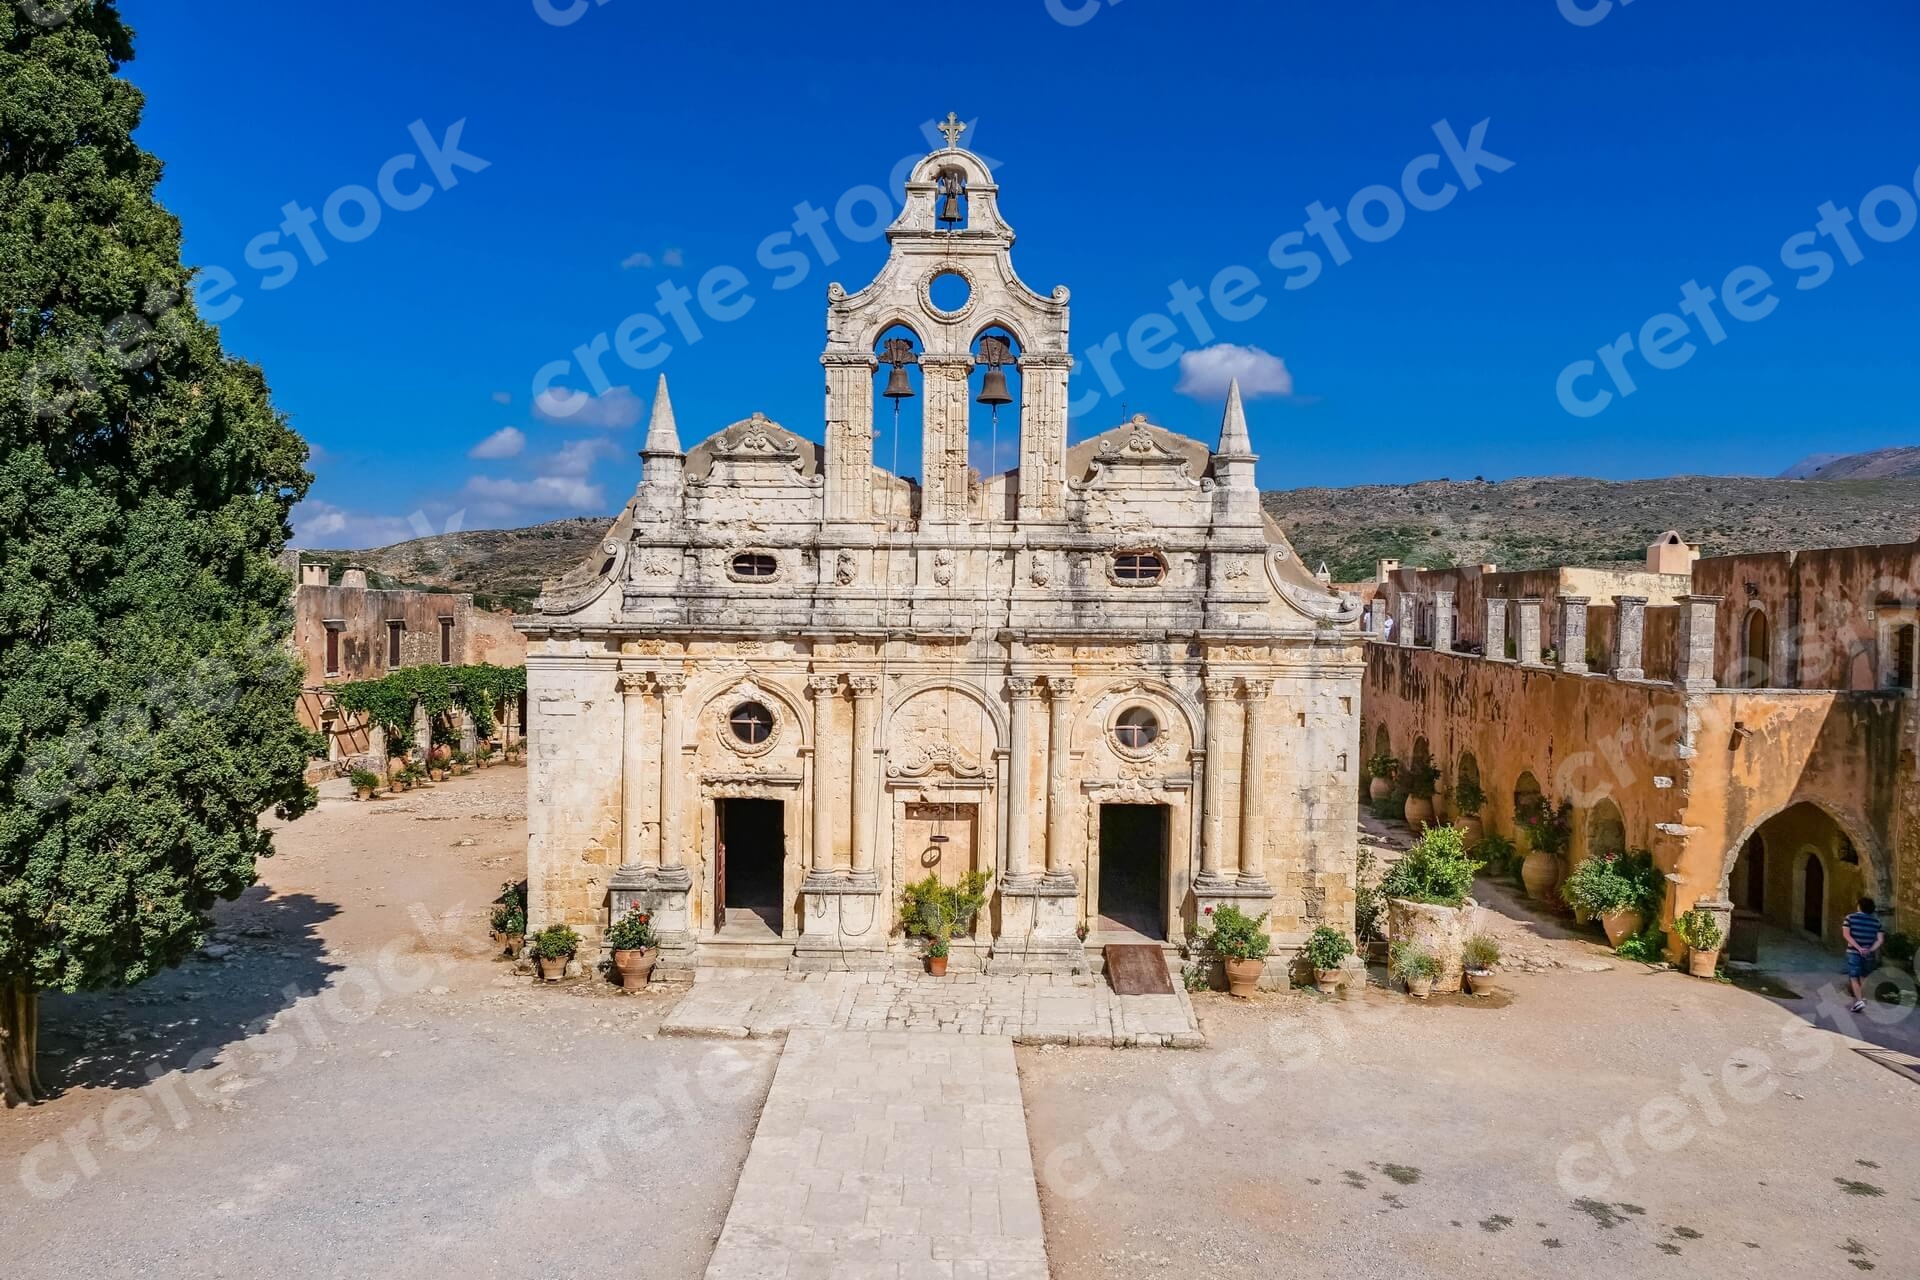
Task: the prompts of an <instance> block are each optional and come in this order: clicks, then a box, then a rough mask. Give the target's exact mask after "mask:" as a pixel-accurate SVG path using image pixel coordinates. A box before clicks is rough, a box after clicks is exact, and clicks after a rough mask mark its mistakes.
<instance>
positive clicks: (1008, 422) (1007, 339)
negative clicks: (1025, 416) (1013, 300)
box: [967, 327, 1023, 476]
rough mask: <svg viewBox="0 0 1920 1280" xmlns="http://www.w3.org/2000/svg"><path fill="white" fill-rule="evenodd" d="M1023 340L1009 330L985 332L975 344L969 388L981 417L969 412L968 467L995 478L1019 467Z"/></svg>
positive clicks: (993, 329) (991, 329)
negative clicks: (979, 420) (977, 423)
mask: <svg viewBox="0 0 1920 1280" xmlns="http://www.w3.org/2000/svg"><path fill="white" fill-rule="evenodd" d="M1019 359H1020V340H1019V339H1018V338H1016V337H1014V335H1013V334H1012V333H1011V332H1009V331H1008V330H1006V329H1003V328H999V327H994V328H990V329H987V330H985V331H984V332H982V333H981V334H980V336H979V337H977V338H975V339H974V342H973V375H972V377H971V379H970V380H969V387H970V390H971V393H972V395H973V403H974V404H976V405H979V406H980V408H981V409H983V410H985V414H984V417H985V419H986V421H985V423H984V424H983V425H982V426H980V427H977V428H976V427H975V426H974V425H973V422H972V420H973V419H974V418H975V417H979V416H982V415H979V414H977V413H976V412H975V411H973V410H971V409H970V410H968V414H967V416H968V420H969V421H968V430H967V465H969V466H971V467H972V468H973V469H974V471H976V472H977V473H979V474H980V475H982V476H996V475H1000V474H1001V473H1003V472H1007V471H1012V470H1013V469H1014V468H1015V467H1018V466H1019V465H1020V417H1021V405H1022V400H1021V395H1022V390H1023V388H1022V385H1021V378H1020V365H1019Z"/></svg>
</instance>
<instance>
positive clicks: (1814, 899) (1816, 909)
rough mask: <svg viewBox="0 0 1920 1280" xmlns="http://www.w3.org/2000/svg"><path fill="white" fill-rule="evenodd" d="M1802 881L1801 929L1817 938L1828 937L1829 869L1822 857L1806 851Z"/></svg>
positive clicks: (1811, 851)
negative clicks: (1821, 859)
mask: <svg viewBox="0 0 1920 1280" xmlns="http://www.w3.org/2000/svg"><path fill="white" fill-rule="evenodd" d="M1804 856H1805V858H1806V863H1805V869H1804V870H1803V872H1802V873H1801V881H1800V927H1801V928H1802V929H1804V930H1806V931H1807V932H1808V933H1810V934H1812V935H1813V936H1814V937H1816V938H1824V937H1826V935H1827V868H1826V865H1825V864H1824V863H1822V862H1821V861H1820V855H1819V854H1818V853H1815V852H1814V851H1813V850H1812V849H1809V850H1807V851H1806V854H1805V855H1804Z"/></svg>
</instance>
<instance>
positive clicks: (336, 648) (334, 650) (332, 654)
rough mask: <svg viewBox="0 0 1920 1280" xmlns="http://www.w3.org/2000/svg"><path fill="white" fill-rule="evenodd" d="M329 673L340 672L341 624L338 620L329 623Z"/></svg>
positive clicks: (331, 674)
mask: <svg viewBox="0 0 1920 1280" xmlns="http://www.w3.org/2000/svg"><path fill="white" fill-rule="evenodd" d="M327 674H328V675H330V676H337V675H339V674H340V624H339V623H337V622H329V623H328V624H327Z"/></svg>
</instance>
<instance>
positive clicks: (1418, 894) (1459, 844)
mask: <svg viewBox="0 0 1920 1280" xmlns="http://www.w3.org/2000/svg"><path fill="white" fill-rule="evenodd" d="M1479 865H1480V864H1479V863H1477V862H1475V861H1474V860H1473V858H1472V857H1471V856H1469V855H1468V853H1467V846H1466V840H1465V838H1464V837H1462V836H1461V834H1460V828H1458V827H1429V828H1427V830H1426V831H1425V832H1424V833H1423V834H1422V835H1421V837H1420V838H1419V839H1418V840H1417V841H1415V842H1414V845H1413V847H1412V848H1411V849H1408V850H1407V851H1406V852H1405V853H1403V854H1401V855H1400V861H1398V862H1396V863H1394V864H1393V869H1392V870H1391V871H1389V872H1387V878H1386V879H1385V880H1383V881H1381V883H1380V891H1381V892H1382V893H1384V894H1386V895H1387V896H1388V897H1389V898H1404V899H1406V900H1407V901H1409V902H1426V903H1431V904H1433V905H1434V906H1440V907H1457V906H1459V905H1460V904H1461V903H1463V902H1465V901H1466V900H1467V891H1468V890H1469V889H1471V888H1473V873H1474V870H1475V869H1476V868H1477V867H1479Z"/></svg>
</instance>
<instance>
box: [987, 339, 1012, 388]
mask: <svg viewBox="0 0 1920 1280" xmlns="http://www.w3.org/2000/svg"><path fill="white" fill-rule="evenodd" d="M1012 358H1013V349H1012V348H1011V347H1009V346H1008V345H1007V340H1006V339H1005V338H1001V337H998V336H993V335H989V336H988V337H985V338H982V339H981V340H980V361H981V363H983V364H985V365H986V366H987V376H986V377H985V378H982V379H981V380H980V395H979V397H978V402H979V403H980V404H990V405H1003V404H1012V403H1013V393H1012V392H1010V391H1008V390H1007V375H1006V374H1004V373H1002V372H1001V371H1000V366H1001V365H1003V364H1005V363H1006V362H1007V361H1008V360H1010V359H1012Z"/></svg>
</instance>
